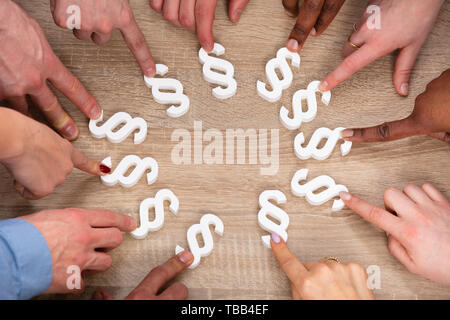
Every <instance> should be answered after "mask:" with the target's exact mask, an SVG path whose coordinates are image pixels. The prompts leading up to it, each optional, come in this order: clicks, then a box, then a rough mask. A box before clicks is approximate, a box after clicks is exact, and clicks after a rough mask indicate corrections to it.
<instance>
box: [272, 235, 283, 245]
mask: <svg viewBox="0 0 450 320" xmlns="http://www.w3.org/2000/svg"><path fill="white" fill-rule="evenodd" d="M272 241H273V242H274V243H280V241H281V239H280V236H279V235H278V234H277V233H275V232H272Z"/></svg>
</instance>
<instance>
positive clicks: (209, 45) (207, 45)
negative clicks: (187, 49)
mask: <svg viewBox="0 0 450 320" xmlns="http://www.w3.org/2000/svg"><path fill="white" fill-rule="evenodd" d="M203 49H204V50H205V51H206V52H211V50H212V49H214V45H213V44H212V43H205V44H204V45H203Z"/></svg>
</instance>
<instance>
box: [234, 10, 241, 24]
mask: <svg viewBox="0 0 450 320" xmlns="http://www.w3.org/2000/svg"><path fill="white" fill-rule="evenodd" d="M241 14H242V9H237V10H236V11H235V12H234V14H233V22H237V21H238V20H239V18H240V17H241Z"/></svg>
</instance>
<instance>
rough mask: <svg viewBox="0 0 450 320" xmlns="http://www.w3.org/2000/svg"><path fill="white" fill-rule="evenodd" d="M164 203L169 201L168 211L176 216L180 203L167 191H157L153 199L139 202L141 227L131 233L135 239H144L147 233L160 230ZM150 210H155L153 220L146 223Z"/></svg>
mask: <svg viewBox="0 0 450 320" xmlns="http://www.w3.org/2000/svg"><path fill="white" fill-rule="evenodd" d="M164 201H169V202H170V206H169V210H170V212H172V213H173V214H177V212H178V208H179V206H180V202H179V201H178V198H177V197H176V196H175V195H174V194H173V192H172V191H170V190H169V189H161V190H159V191H158V192H157V193H156V195H155V197H154V198H147V199H145V200H144V201H142V202H141V206H140V208H139V219H140V221H141V225H140V226H139V228H137V229H136V230H134V231H133V232H131V235H132V236H133V237H134V238H136V239H144V238H145V237H146V236H147V234H148V232H149V231H151V232H155V231H158V230H159V229H161V228H162V226H163V224H164ZM151 208H155V219H154V220H153V221H152V222H150V221H148V212H149V210H150V209H151Z"/></svg>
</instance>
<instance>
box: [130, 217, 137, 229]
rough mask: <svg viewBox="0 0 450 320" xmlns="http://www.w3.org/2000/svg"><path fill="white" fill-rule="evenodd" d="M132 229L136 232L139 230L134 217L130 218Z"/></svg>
mask: <svg viewBox="0 0 450 320" xmlns="http://www.w3.org/2000/svg"><path fill="white" fill-rule="evenodd" d="M130 228H131V229H132V230H135V229H136V228H137V221H136V219H134V218H133V217H130Z"/></svg>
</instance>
